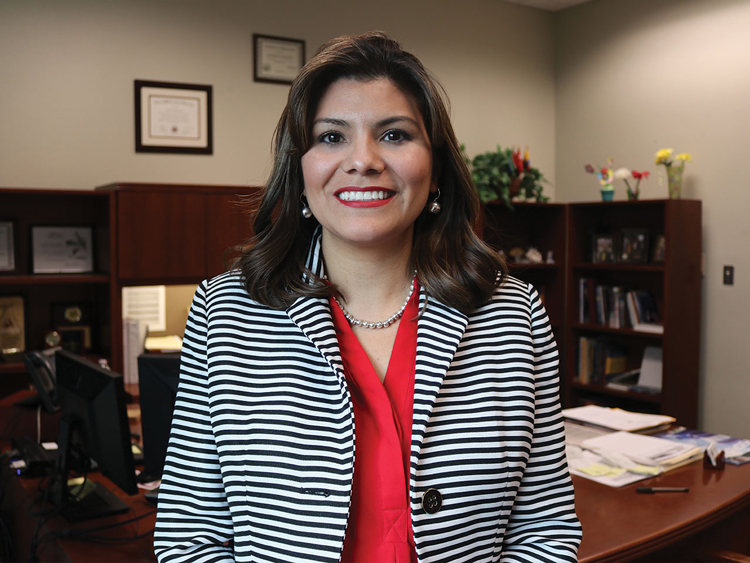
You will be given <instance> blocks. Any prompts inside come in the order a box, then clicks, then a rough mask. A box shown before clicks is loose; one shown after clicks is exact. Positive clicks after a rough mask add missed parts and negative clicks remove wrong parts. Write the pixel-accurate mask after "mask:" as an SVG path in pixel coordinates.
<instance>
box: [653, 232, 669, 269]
mask: <svg viewBox="0 0 750 563" xmlns="http://www.w3.org/2000/svg"><path fill="white" fill-rule="evenodd" d="M666 254H667V239H666V237H665V236H664V235H656V236H655V237H654V244H653V249H652V250H651V261H652V262H655V263H657V264H658V263H661V262H664V257H665V256H666Z"/></svg>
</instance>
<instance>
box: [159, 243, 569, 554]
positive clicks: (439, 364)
mask: <svg viewBox="0 0 750 563" xmlns="http://www.w3.org/2000/svg"><path fill="white" fill-rule="evenodd" d="M319 252H320V241H319V239H316V240H315V242H314V244H313V246H312V248H311V252H310V257H309V264H310V266H311V269H312V270H313V271H315V272H318V273H322V260H320V255H319ZM419 300H420V309H421V308H422V307H423V305H424V303H425V300H427V296H426V294H425V291H424V290H422V291H421V293H420V295H419ZM354 455H355V443H354V412H353V409H352V403H351V398H350V396H349V391H348V389H347V384H346V380H345V378H344V372H343V369H342V362H341V354H340V351H339V347H338V343H337V340H336V335H335V332H334V327H333V322H332V320H331V314H330V309H329V306H328V301H327V300H326V299H312V298H300V299H299V300H297V301H296V302H295V303H294V304H293V305H292V306H291V307H289V309H288V310H286V311H276V310H272V309H269V308H268V307H266V306H262V305H259V304H258V303H256V302H254V301H253V300H251V299H250V297H249V296H248V294H247V292H246V291H245V290H244V288H243V286H242V283H241V279H240V277H239V275H238V273H237V272H233V273H232V272H230V273H227V274H224V275H221V276H218V277H216V278H214V279H212V280H209V281H204V282H203V283H202V284H201V285H200V286H199V287H198V290H197V292H196V294H195V298H194V301H193V305H192V308H191V311H190V316H189V319H188V323H187V327H186V331H185V338H184V345H183V349H182V366H181V374H180V385H179V390H178V393H177V402H176V405H175V412H174V419H173V423H172V431H171V437H170V441H169V450H168V453H167V459H166V464H165V468H164V475H163V480H162V485H161V490H160V494H159V512H158V517H157V523H156V530H155V533H154V548H155V551H156V554H157V556H158V558H159V561H162V562H167V561H181V562H182V561H190V562H197V561H201V562H208V561H243V562H250V561H252V562H277V563H292V562H299V563H308V562H314V561H319V562H336V561H339V559H340V556H341V551H342V546H343V541H344V533H345V531H346V524H347V516H348V511H349V502H350V493H351V484H352V476H353V470H354ZM428 489H437V491H439V493H440V495H441V496H442V507H441V508H440V510H439V511H438V512H437V513H435V514H428V513H427V512H426V511H425V510H424V508H423V506H422V498H423V494H424V493H425V492H426V491H427V490H428ZM410 491H411V513H412V520H413V527H414V541H415V543H416V551H417V555H418V558H419V561H420V563H438V562H444V563H458V562H469V561H472V562H490V561H492V562H497V561H503V562H511V561H525V562H530V561H549V562H553V561H554V562H557V561H569V562H572V561H576V553H577V549H578V544H579V542H580V539H581V528H580V524H579V522H578V520H577V518H576V515H575V510H574V505H573V487H572V483H571V480H570V476H569V473H568V468H567V465H566V461H565V446H564V435H563V424H562V419H561V414H560V405H559V376H558V354H557V348H556V345H555V342H554V339H553V335H552V331H551V328H550V323H549V320H548V318H547V314H546V312H545V310H544V307H543V306H542V303H541V301H540V299H539V296H538V295H537V293H536V291H535V290H534V289H533V288H531V287H530V286H529V285H527V284H526V283H523V282H520V281H518V280H516V279H513V278H507V279H506V281H505V283H504V284H503V285H502V286H501V287H500V288H498V289H497V290H496V291H495V294H494V297H493V298H492V300H491V302H489V303H487V304H486V305H484V306H482V307H480V308H479V309H477V310H476V311H474V312H473V313H471V314H470V315H468V316H467V315H464V314H462V313H460V312H458V311H457V310H455V309H452V308H450V307H447V306H445V305H443V304H441V303H439V302H438V301H437V300H436V299H434V298H430V299H429V300H427V307H426V309H425V310H424V313H423V314H422V316H421V317H420V318H419V321H418V329H417V360H416V374H415V388H414V423H413V428H412V446H411V479H410Z"/></svg>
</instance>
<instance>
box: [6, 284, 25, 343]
mask: <svg viewBox="0 0 750 563" xmlns="http://www.w3.org/2000/svg"><path fill="white" fill-rule="evenodd" d="M25 333H26V328H25V319H24V302H23V297H21V296H20V295H11V296H6V295H4V296H0V354H17V353H19V352H23V351H24V350H25V349H26V338H25Z"/></svg>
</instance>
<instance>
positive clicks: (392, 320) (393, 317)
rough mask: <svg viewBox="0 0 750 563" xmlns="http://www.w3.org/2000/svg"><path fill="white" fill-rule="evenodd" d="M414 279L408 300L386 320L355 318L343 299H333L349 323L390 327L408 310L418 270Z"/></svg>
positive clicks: (367, 326)
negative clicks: (345, 306) (375, 320)
mask: <svg viewBox="0 0 750 563" xmlns="http://www.w3.org/2000/svg"><path fill="white" fill-rule="evenodd" d="M414 274H415V275H414V279H412V280H411V286H410V287H409V295H407V296H406V301H404V304H403V305H402V306H401V308H400V309H399V310H398V311H397V312H395V313H394V314H392V315H391V316H390V317H388V318H387V319H386V320H384V321H380V322H371V321H361V320H359V319H355V318H354V317H353V316H352V315H351V313H350V312H349V311H347V310H346V309H345V308H344V306H343V305H342V304H341V301H339V300H338V298H336V297H334V298H333V299H334V300H335V301H336V304H337V305H338V306H339V308H341V312H342V313H344V317H346V320H347V321H349V324H350V325H352V326H361V327H362V328H388V327H389V326H391V325H392V324H393V323H395V322H396V321H397V320H399V319H400V318H401V317H403V316H404V311H406V306H407V305H408V304H409V299H411V296H412V294H413V293H414V286H415V285H417V284H416V280H417V276H416V272H415V273H414Z"/></svg>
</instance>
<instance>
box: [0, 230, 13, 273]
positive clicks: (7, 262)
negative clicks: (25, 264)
mask: <svg viewBox="0 0 750 563" xmlns="http://www.w3.org/2000/svg"><path fill="white" fill-rule="evenodd" d="M15 248H16V242H15V238H14V237H13V221H0V272H12V271H14V270H15V269H16V254H15Z"/></svg>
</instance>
